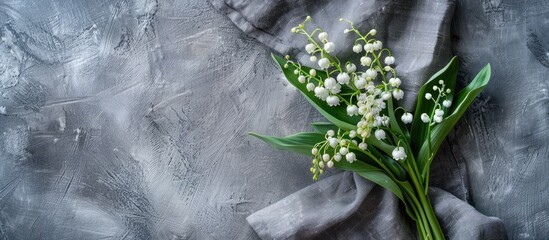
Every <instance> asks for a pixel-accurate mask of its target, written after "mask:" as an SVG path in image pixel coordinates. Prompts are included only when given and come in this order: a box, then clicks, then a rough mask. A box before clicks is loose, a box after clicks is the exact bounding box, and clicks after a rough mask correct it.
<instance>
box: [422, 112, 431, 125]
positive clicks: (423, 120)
mask: <svg viewBox="0 0 549 240" xmlns="http://www.w3.org/2000/svg"><path fill="white" fill-rule="evenodd" d="M429 120H430V119H429V115H427V113H422V114H421V121H422V122H424V123H428V122H429Z"/></svg>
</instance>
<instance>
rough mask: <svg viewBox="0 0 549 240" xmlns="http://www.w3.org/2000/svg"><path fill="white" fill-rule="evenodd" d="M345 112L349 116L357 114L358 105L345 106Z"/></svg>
mask: <svg viewBox="0 0 549 240" xmlns="http://www.w3.org/2000/svg"><path fill="white" fill-rule="evenodd" d="M347 114H348V115H349V116H354V115H357V114H358V107H357V106H356V105H349V106H347Z"/></svg>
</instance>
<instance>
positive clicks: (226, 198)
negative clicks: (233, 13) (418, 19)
mask: <svg viewBox="0 0 549 240" xmlns="http://www.w3.org/2000/svg"><path fill="white" fill-rule="evenodd" d="M548 22H549V6H547V3H545V2H544V1H542V0H538V1H529V2H528V3H527V4H524V3H515V2H502V1H483V2H481V3H477V2H474V1H458V2H457V4H456V12H455V16H454V24H453V28H452V33H451V37H452V43H453V50H454V52H455V53H456V54H457V55H458V56H460V57H461V64H462V70H461V72H460V76H461V77H462V80H463V81H468V80H470V79H471V77H472V74H475V73H476V72H477V71H478V70H479V69H480V68H481V67H482V66H483V65H484V64H485V63H486V62H490V63H491V64H492V69H493V75H492V76H493V78H492V82H491V84H490V85H489V86H488V87H487V88H486V90H485V93H484V94H483V95H482V96H481V98H480V99H479V100H478V101H476V103H475V105H474V107H473V109H471V110H470V111H468V113H467V116H466V119H465V120H464V121H462V122H461V123H460V124H459V126H458V127H457V128H456V131H455V133H454V134H452V136H450V139H449V141H451V144H449V145H448V146H447V147H445V148H444V149H443V151H442V153H441V156H450V155H451V156H452V158H455V159H460V160H461V161H460V163H463V164H464V165H465V167H466V169H467V172H468V179H467V181H468V182H469V189H468V191H469V195H468V196H469V200H470V201H471V203H472V204H473V205H474V206H475V207H477V209H478V210H479V211H481V212H482V213H484V214H486V215H490V216H496V217H500V218H501V219H502V220H503V221H504V223H505V224H506V227H507V231H508V233H509V236H510V237H511V238H512V239H544V238H546V237H547V236H549V212H548V207H549V202H548V201H547V199H548V197H549V196H548V194H549V192H548V190H547V186H548V185H549V178H547V177H546V174H545V173H546V172H548V170H549V164H548V163H547V162H546V161H547V160H548V158H549V157H548V156H549V153H548V149H549V146H548V144H549V141H548V140H549V133H548V128H549V118H548V117H549V107H548V102H549V96H548V92H547V81H546V78H547V73H548V71H547V67H549V57H547V56H549V54H548V52H549V35H548V34H549V31H548V30H549V29H548V27H547V26H549V25H547V23H548ZM0 23H1V24H2V25H1V26H0V39H1V41H0V52H1V54H0V86H1V88H0V106H5V107H6V112H5V114H2V115H0V223H1V224H0V238H3V239H98V238H107V239H123V238H125V239H151V238H153V239H256V238H257V236H256V234H255V233H254V232H253V230H252V229H251V228H250V227H249V225H248V224H247V222H246V221H245V217H246V216H248V215H249V214H251V213H252V212H255V211H257V210H259V209H262V208H264V207H266V206H268V205H269V204H271V203H273V202H275V201H278V200H280V199H282V198H283V197H285V196H287V195H289V194H290V193H293V192H295V191H297V190H299V189H301V188H303V187H305V186H307V185H309V184H311V183H312V180H311V179H310V176H309V175H308V174H307V169H308V165H309V161H307V158H305V157H301V156H297V155H293V154H289V153H284V152H280V151H276V150H272V149H270V148H268V147H267V146H266V145H263V144H262V143H260V142H259V141H258V140H256V139H252V138H250V137H248V136H246V135H245V133H246V132H248V131H251V130H253V131H257V132H262V133H266V134H272V135H286V134H290V133H294V132H297V131H303V130H307V129H309V128H308V126H307V123H308V122H311V121H313V120H317V119H319V116H318V114H316V113H315V111H314V109H312V108H311V107H309V106H308V104H307V103H306V101H305V100H304V99H303V98H302V97H301V96H300V94H299V93H298V92H297V91H296V90H295V89H293V88H292V87H291V86H289V85H288V84H287V83H286V82H285V80H283V79H282V78H281V75H280V74H279V71H278V69H276V66H275V65H274V64H273V63H272V61H271V59H270V51H271V50H270V49H268V48H267V47H266V46H264V45H262V44H260V43H258V42H257V41H256V40H254V39H252V38H250V37H248V36H247V35H246V34H244V33H242V32H241V31H240V30H239V29H237V28H236V27H235V26H234V25H233V24H232V23H231V22H230V20H229V19H228V18H227V17H225V16H223V15H222V14H221V13H219V12H217V11H216V10H214V8H212V6H211V5H210V4H209V3H206V2H204V1H195V0H189V1H158V2H157V1H147V0H135V1H131V0H128V1H122V0H120V1H60V0H59V1H15V0H4V1H2V2H0Z"/></svg>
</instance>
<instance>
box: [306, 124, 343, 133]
mask: <svg viewBox="0 0 549 240" xmlns="http://www.w3.org/2000/svg"><path fill="white" fill-rule="evenodd" d="M311 126H312V127H313V129H314V130H315V132H318V133H322V134H325V133H326V132H328V130H334V131H336V132H337V129H338V127H337V126H336V125H334V124H333V123H331V122H313V123H311Z"/></svg>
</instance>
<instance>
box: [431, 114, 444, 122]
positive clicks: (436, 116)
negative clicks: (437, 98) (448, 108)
mask: <svg viewBox="0 0 549 240" xmlns="http://www.w3.org/2000/svg"><path fill="white" fill-rule="evenodd" d="M433 120H434V121H435V122H436V123H440V122H442V116H438V115H435V116H434V117H433Z"/></svg>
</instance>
